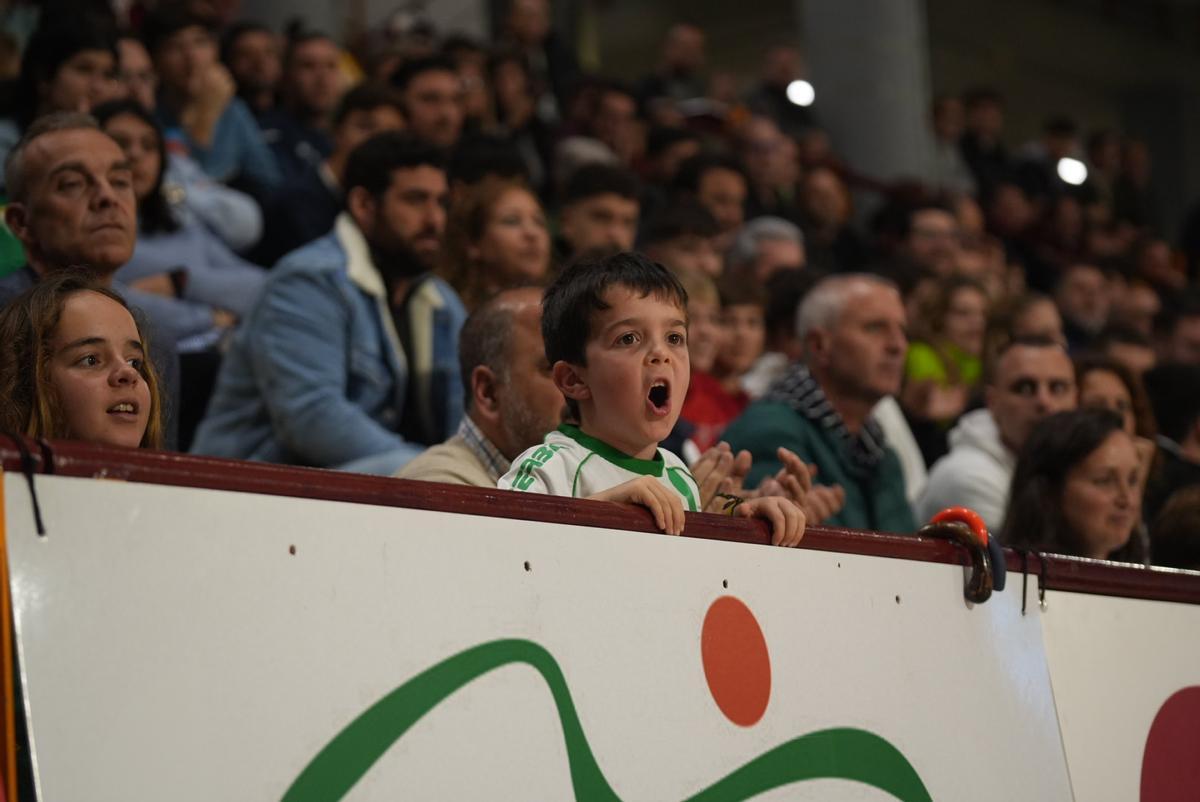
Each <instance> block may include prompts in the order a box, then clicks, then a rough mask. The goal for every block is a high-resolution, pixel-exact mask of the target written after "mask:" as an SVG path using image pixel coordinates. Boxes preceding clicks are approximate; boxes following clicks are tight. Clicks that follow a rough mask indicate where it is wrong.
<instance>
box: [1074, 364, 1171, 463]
mask: <svg viewBox="0 0 1200 802" xmlns="http://www.w3.org/2000/svg"><path fill="white" fill-rule="evenodd" d="M1075 385H1076V386H1077V387H1078V388H1079V406H1080V408H1081V409H1107V410H1108V411H1110V412H1115V413H1116V414H1117V416H1118V417H1120V418H1121V422H1122V424H1123V427H1124V429H1125V433H1126V434H1129V435H1133V436H1134V437H1137V438H1139V439H1145V440H1147V441H1150V440H1153V438H1154V436H1155V435H1156V434H1157V433H1158V432H1157V431H1156V429H1155V426H1154V413H1153V412H1151V410H1150V399H1149V397H1147V395H1146V389H1145V388H1144V387H1143V386H1142V382H1141V379H1139V378H1138V377H1137V376H1135V375H1134V374H1133V372H1132V371H1130V370H1129V368H1127V367H1125V365H1123V364H1121V363H1120V362H1118V361H1117V360H1115V359H1113V358H1112V357H1109V356H1104V355H1103V354H1091V355H1088V356H1084V357H1081V358H1079V359H1077V360H1076V361H1075ZM1153 450H1154V448H1153V444H1151V445H1150V452H1151V453H1153Z"/></svg>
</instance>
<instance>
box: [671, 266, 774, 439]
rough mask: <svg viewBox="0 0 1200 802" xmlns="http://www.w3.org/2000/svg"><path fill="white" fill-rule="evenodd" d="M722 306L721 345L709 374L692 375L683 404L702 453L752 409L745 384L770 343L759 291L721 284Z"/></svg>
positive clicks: (742, 283) (729, 282)
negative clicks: (743, 385)
mask: <svg viewBox="0 0 1200 802" xmlns="http://www.w3.org/2000/svg"><path fill="white" fill-rule="evenodd" d="M720 303H721V328H722V331H723V333H724V336H723V337H722V338H721V345H720V347H719V348H718V349H717V353H716V356H715V358H714V359H713V362H712V365H711V368H710V370H709V371H708V372H705V373H699V372H694V373H693V374H692V384H691V387H690V388H689V389H688V397H687V400H686V401H685V402H684V404H683V418H684V420H687V421H690V422H692V423H694V424H695V425H696V432H695V433H694V434H693V435H692V439H693V440H694V441H695V442H696V445H697V447H698V448H699V449H700V450H701V451H706V450H708V449H709V448H711V447H712V446H714V445H716V444H717V442H718V441H719V440H720V439H721V433H722V432H724V431H725V427H726V426H728V425H729V424H730V423H732V422H733V420H734V419H735V418H736V417H737V416H738V415H741V414H742V412H743V411H745V409H746V407H747V406H749V405H750V395H749V393H747V392H746V390H745V389H744V388H743V387H742V379H743V378H744V377H745V375H746V374H747V373H748V372H749V371H750V369H751V368H753V367H754V364H755V362H757V361H758V358H759V357H760V356H762V354H763V347H764V344H765V341H766V328H765V326H764V322H763V313H764V310H765V308H766V295H765V294H764V293H763V290H762V288H761V287H760V286H758V285H757V284H755V283H752V282H747V281H744V280H739V281H733V280H730V279H728V278H727V279H726V280H724V281H722V282H721V284H720ZM689 311H690V310H689Z"/></svg>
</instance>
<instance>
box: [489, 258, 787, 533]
mask: <svg viewBox="0 0 1200 802" xmlns="http://www.w3.org/2000/svg"><path fill="white" fill-rule="evenodd" d="M687 305H688V298H687V292H686V291H685V290H684V288H683V287H682V286H681V285H680V283H679V281H678V279H676V278H675V277H674V276H673V275H671V273H670V272H669V271H668V270H667V269H666V268H665V267H663V266H662V265H659V264H656V263H654V262H651V261H649V260H648V259H646V258H645V257H644V256H641V255H638V254H630V253H618V254H616V255H614V256H610V257H607V258H604V259H601V260H599V261H594V262H579V263H576V264H574V265H572V266H571V267H569V268H568V269H567V270H566V271H564V272H563V273H562V275H561V276H559V278H558V279H557V280H556V281H555V282H554V284H552V285H551V286H550V288H549V289H547V290H546V294H545V297H544V299H543V303H542V338H543V340H544V341H545V345H546V357H547V359H548V360H549V361H550V364H551V365H552V370H553V377H554V383H555V384H556V385H558V388H559V390H560V391H561V392H562V394H563V396H564V397H565V398H566V403H567V408H568V411H569V420H570V421H571V422H570V423H566V424H563V425H562V426H560V427H559V428H558V430H557V431H554V432H551V433H550V434H549V435H547V436H546V439H545V441H544V442H543V444H542V445H540V446H535V447H533V448H531V449H529V450H527V451H526V452H525V453H524V454H521V455H520V456H518V457H517V458H516V459H515V460H513V463H512V468H511V469H510V470H509V472H508V473H507V474H505V475H504V476H503V477H501V479H500V482H499V486H500V487H501V488H504V489H512V490H521V491H529V492H541V493H550V494H554V495H561V496H573V497H576V498H592V499H599V500H605V501H620V502H628V503H634V504H641V505H643V506H645V507H647V508H649V509H650V511H651V513H653V515H654V519H655V522H656V524H657V525H658V526H659V527H660V528H661V529H663V530H664V531H666V532H668V533H670V534H679V533H680V532H682V531H683V524H684V516H683V513H684V509H685V507H686V509H687V510H688V511H691V512H697V511H699V510H700V503H701V502H700V490H699V488H698V487H697V485H696V480H695V479H694V478H693V477H692V475H691V473H689V471H688V469H687V466H686V465H684V463H683V462H682V460H680V459H679V458H678V457H677V456H675V455H674V454H672V453H671V452H669V451H666V450H665V449H661V448H659V447H658V443H659V442H660V441H662V440H663V439H665V438H666V436H667V435H668V434H669V433H670V431H671V428H672V427H673V426H674V425H675V421H676V419H677V418H678V417H679V410H680V405H681V402H682V400H683V398H684V397H685V396H686V395H687V389H688V381H689V359H688V343H687V311H686V310H687ZM732 514H735V515H738V516H741V517H750V516H755V517H760V518H765V519H766V520H768V521H769V522H770V525H771V530H772V536H771V541H772V543H775V544H778V545H787V546H791V545H795V544H796V543H798V542H799V541H800V538H801V537H802V536H803V534H804V523H805V519H804V513H803V512H801V511H800V508H799V507H797V506H796V505H795V504H793V503H792V502H791V501H789V500H787V499H784V498H781V497H768V498H756V499H752V500H748V501H744V502H742V503H740V504H736V505H735V506H733V507H732Z"/></svg>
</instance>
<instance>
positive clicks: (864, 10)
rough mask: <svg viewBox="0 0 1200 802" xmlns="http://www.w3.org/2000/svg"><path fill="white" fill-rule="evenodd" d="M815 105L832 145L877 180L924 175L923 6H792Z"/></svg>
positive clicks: (871, 0) (833, 1) (855, 0)
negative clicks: (800, 29)
mask: <svg viewBox="0 0 1200 802" xmlns="http://www.w3.org/2000/svg"><path fill="white" fill-rule="evenodd" d="M795 2H796V4H797V9H796V10H797V16H798V17H799V19H800V20H801V21H802V28H803V32H804V43H805V54H806V58H807V60H808V65H809V80H810V81H811V82H812V84H813V87H814V89H815V90H816V104H815V105H814V107H813V110H814V112H815V113H816V114H817V116H818V119H819V121H820V123H821V125H822V126H823V127H825V128H826V129H827V130H828V131H829V134H830V137H831V138H832V140H833V144H834V147H835V148H836V149H837V150H838V152H839V153H840V154H841V155H842V156H843V157H844V158H846V159H847V161H849V163H850V164H852V165H853V166H854V167H855V168H856V169H857V170H859V171H860V172H862V173H863V174H865V175H868V176H871V177H874V178H879V179H884V180H887V179H894V178H900V177H903V176H908V177H921V176H924V175H927V174H928V172H929V167H930V166H931V165H932V158H933V133H932V131H931V130H930V124H929V106H930V102H931V100H932V97H931V89H930V80H929V46H928V33H927V25H926V18H925V2H924V0H795Z"/></svg>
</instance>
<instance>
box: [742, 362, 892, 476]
mask: <svg viewBox="0 0 1200 802" xmlns="http://www.w3.org/2000/svg"><path fill="white" fill-rule="evenodd" d="M763 400H764V401H774V402H776V403H779V404H786V405H787V406H789V407H791V408H792V409H793V410H795V411H796V412H797V413H799V414H800V415H802V416H804V417H805V418H808V419H809V420H810V421H812V422H813V423H816V424H817V425H818V426H820V427H821V428H823V429H825V430H826V431H829V432H832V433H833V434H834V435H836V436H837V437H838V438H839V439H840V440H841V441H842V442H843V443H844V444H845V446H846V454H847V456H848V457H849V465H848V466H847V467H848V468H849V470H850V472H851V473H852V474H854V475H855V476H858V477H862V478H866V477H869V476H871V475H872V474H873V473H874V472H875V469H876V468H878V467H879V463H880V462H881V461H882V460H883V457H884V454H885V453H886V451H885V449H886V447H887V441H886V440H885V439H884V436H883V430H882V429H880V428H879V424H878V423H876V422H875V419H874V418H867V421H866V423H865V424H864V425H863V427H862V431H860V432H859V433H858V436H857V437H855V436H854V435H852V434H851V433H850V430H849V429H847V428H846V424H845V422H844V421H843V420H842V416H841V415H839V414H838V412H837V410H836V409H834V408H833V405H832V404H830V403H829V399H828V398H826V397H825V391H824V390H822V389H821V385H819V384H817V380H816V379H814V378H813V377H812V374H811V373H809V372H808V368H806V367H805V366H804V365H794V366H792V369H791V370H790V371H788V372H787V373H786V374H785V375H783V376H782V377H780V378H779V379H777V380H776V381H775V383H774V384H772V385H771V388H770V389H769V390H767V394H766V395H765V396H763Z"/></svg>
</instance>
